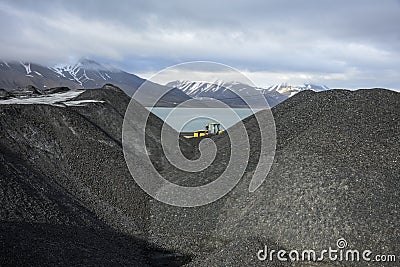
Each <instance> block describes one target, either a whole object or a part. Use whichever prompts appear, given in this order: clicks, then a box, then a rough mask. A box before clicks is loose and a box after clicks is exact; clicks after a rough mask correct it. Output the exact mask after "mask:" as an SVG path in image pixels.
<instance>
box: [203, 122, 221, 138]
mask: <svg viewBox="0 0 400 267" xmlns="http://www.w3.org/2000/svg"><path fill="white" fill-rule="evenodd" d="M206 130H208V135H218V134H221V133H222V132H223V131H222V130H221V124H219V123H216V122H210V123H208V125H207V126H206Z"/></svg>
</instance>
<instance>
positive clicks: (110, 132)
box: [0, 85, 400, 266]
mask: <svg viewBox="0 0 400 267" xmlns="http://www.w3.org/2000/svg"><path fill="white" fill-rule="evenodd" d="M87 99H91V100H93V99H94V100H100V101H102V102H97V103H89V104H86V105H85V106H68V107H57V106H50V105H0V128H1V131H0V147H1V157H0V160H1V163H0V168H1V172H0V177H1V183H2V186H1V194H0V201H1V202H0V205H1V206H2V209H1V213H0V215H1V216H0V220H1V235H0V238H1V239H0V242H1V244H2V251H3V252H2V254H1V262H5V263H8V264H10V265H12V264H17V265H24V264H28V263H40V262H43V263H46V264H48V265H54V264H63V265H76V264H79V261H81V263H82V264H86V265H114V264H120V265H135V264H136V265H144V264H149V265H156V264H158V265H161V264H167V265H168V264H169V265H171V266H173V265H180V264H182V263H183V262H186V261H187V260H188V256H190V257H191V258H192V262H191V263H190V265H191V266H255V265H258V264H260V265H262V266H287V265H282V264H281V263H279V262H277V261H275V262H267V261H265V262H259V261H258V260H257V258H256V253H257V251H258V250H259V249H262V248H263V246H264V245H268V246H269V247H271V248H273V249H277V250H278V249H280V248H283V249H286V250H291V249H298V250H301V249H315V250H322V249H327V248H328V247H329V246H331V247H333V248H335V246H336V241H337V240H338V239H339V238H345V239H346V240H347V242H348V244H349V248H352V249H359V250H364V249H369V250H371V251H373V252H374V253H375V254H378V253H379V254H396V255H400V253H399V252H400V251H399V247H400V240H399V239H400V238H399V236H400V235H399V227H400V225H399V221H400V220H399V219H400V218H399V213H398V210H399V203H400V199H399V189H400V188H399V177H398V176H399V173H400V170H399V169H400V168H399V161H400V158H399V152H398V151H399V145H400V144H399V136H400V125H399V115H400V114H399V113H400V97H399V93H396V92H393V91H388V90H383V89H375V90H359V91H354V92H351V91H345V90H332V91H326V92H321V93H314V92H310V91H305V92H302V93H299V94H297V95H296V96H294V97H292V98H290V99H289V100H287V101H285V102H284V103H282V104H280V105H278V106H276V107H275V108H274V109H273V113H274V116H275V121H276V128H277V137H278V140H277V152H276V157H275V161H274V164H273V167H272V169H271V171H270V173H269V174H268V176H267V179H266V180H265V182H264V183H263V185H262V186H261V187H260V188H259V189H258V190H257V191H255V192H254V193H249V192H248V186H249V182H250V179H251V176H252V173H253V171H254V167H255V166H256V164H257V161H258V156H259V149H258V147H259V143H258V142H259V141H258V140H259V132H258V131H256V130H255V129H256V127H255V126H256V124H257V123H256V121H255V119H254V117H250V118H248V119H246V120H245V125H246V128H247V129H248V135H249V139H250V142H251V146H252V147H251V158H250V162H249V164H248V167H247V172H246V174H245V175H244V177H243V178H242V179H241V181H240V182H239V184H238V185H237V186H236V187H235V188H234V190H233V191H231V192H230V193H229V194H228V195H226V196H225V197H223V198H222V199H220V200H218V201H216V202H214V203H212V204H210V205H207V206H202V207H198V208H177V207H172V206H168V205H165V204H162V203H160V202H158V201H156V200H153V199H151V198H150V197H149V196H148V195H147V194H146V193H144V192H143V191H142V190H141V189H140V188H139V187H138V186H137V184H136V183H135V181H134V180H133V179H132V177H131V175H130V173H129V171H128V168H127V166H126V163H125V161H124V156H123V153H122V147H121V130H122V121H123V116H124V113H125V109H126V107H127V105H128V103H129V98H128V97H127V96H126V95H125V94H124V93H123V92H122V91H120V90H119V89H118V88H115V87H113V86H111V85H106V86H105V88H103V89H94V90H87V91H85V92H84V93H83V94H81V95H80V96H78V97H77V98H76V99H75V100H87ZM161 125H162V121H161V120H160V119H158V118H157V117H155V116H150V118H149V121H148V125H147V130H146V144H147V146H148V150H149V151H150V154H151V158H152V161H153V162H154V163H155V165H156V168H157V169H158V170H159V171H160V172H161V173H162V174H164V175H165V176H166V177H167V178H168V179H169V180H171V181H173V182H176V183H178V184H182V185H187V186H193V185H200V184H205V183H207V182H209V181H210V180H213V179H215V178H216V177H218V175H219V174H220V173H221V172H223V170H224V168H225V166H226V164H227V162H228V159H229V155H230V154H229V148H230V145H231V144H230V141H229V138H227V136H226V135H221V136H219V137H216V138H215V139H214V140H215V143H216V145H217V147H218V149H219V150H218V152H219V154H218V157H217V159H216V160H215V161H214V163H213V164H212V166H211V167H209V168H207V169H206V170H205V171H203V172H201V173H198V174H191V173H185V172H182V171H179V170H177V169H176V168H174V167H173V166H171V165H170V164H168V162H167V161H166V159H165V157H164V156H163V154H162V152H161V150H160V136H159V135H160V129H161ZM169 131H172V129H169ZM180 143H181V147H182V149H183V153H184V154H185V155H186V156H187V157H189V158H196V157H198V150H197V147H196V146H197V145H198V140H180ZM136 156H137V157H138V158H139V159H138V160H140V157H141V155H140V154H137V155H136ZM137 175H143V176H145V175H148V173H146V172H144V171H143V170H141V171H140V172H139V171H138V173H137ZM174 253H175V254H174ZM32 258H35V259H38V260H37V261H36V262H35V261H31V259H32ZM268 264H269V265H268ZM342 265H345V266H353V265H355V266H356V265H357V263H342ZM295 266H302V265H295ZM304 266H307V265H304ZM313 266H314V265H313ZM315 266H328V265H326V263H319V264H316V265H315ZM358 266H395V265H387V264H386V265H378V264H376V263H374V264H370V265H368V264H367V263H365V262H361V263H359V264H358Z"/></svg>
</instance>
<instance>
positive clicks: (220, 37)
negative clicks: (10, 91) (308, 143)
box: [0, 0, 400, 87]
mask: <svg viewBox="0 0 400 267" xmlns="http://www.w3.org/2000/svg"><path fill="white" fill-rule="evenodd" d="M399 14H400V3H399V1H391V0H388V1H374V0H353V1H343V0H341V1H339V0H337V1H321V0H319V1H317V0H314V1H290V0H284V1H282V0H279V1H278V0H275V1H262V0H257V1H227V0H226V1H210V0H206V1H183V0H180V1H155V0H152V1H125V0H121V1H118V2H116V1H109V2H103V1H1V2H0V23H2V25H7V27H2V28H1V35H0V36H1V37H0V38H1V42H0V58H5V59H9V58H14V59H25V60H33V61H39V62H40V61H41V62H59V61H65V60H69V59H76V58H79V57H81V56H90V57H94V58H101V59H103V60H105V61H111V62H114V63H115V64H117V65H121V66H124V67H126V68H127V69H130V70H132V71H148V70H151V69H153V70H158V69H160V68H162V67H165V66H168V65H170V64H173V63H179V62H183V61H187V60H211V61H218V62H221V63H225V64H229V65H232V66H234V67H237V68H241V69H246V70H248V71H253V72H263V71H265V72H266V71H271V72H282V73H293V74H295V73H309V74H312V75H320V76H323V75H325V74H337V77H353V79H354V80H357V81H360V80H362V78H360V77H362V76H363V75H368V80H371V79H374V77H375V79H377V81H381V84H382V86H390V87H400V81H399V79H398V78H397V77H396V76H394V75H393V73H396V72H399V71H400V63H399V62H400V28H399V25H400V16H399ZM130 62H135V63H130ZM355 72H356V73H358V74H357V75H358V76H357V77H355V76H354V73H355ZM339 74H342V76H340V75H339ZM371 75H372V76H371ZM333 76H334V75H333ZM378 79H379V80H378ZM382 79H386V80H384V81H383V80H382ZM331 82H332V81H331ZM342 82H344V83H347V84H348V85H349V86H357V84H354V83H352V82H351V81H349V80H346V79H344V78H343V80H342ZM332 83H335V81H333V82H332ZM338 83H340V81H339V82H338ZM378 83H379V82H378Z"/></svg>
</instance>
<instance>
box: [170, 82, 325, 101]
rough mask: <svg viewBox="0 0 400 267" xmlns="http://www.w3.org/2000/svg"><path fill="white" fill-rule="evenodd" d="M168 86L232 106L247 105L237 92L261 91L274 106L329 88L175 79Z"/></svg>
mask: <svg viewBox="0 0 400 267" xmlns="http://www.w3.org/2000/svg"><path fill="white" fill-rule="evenodd" d="M166 86H169V87H174V88H178V89H181V90H182V91H183V92H185V93H186V94H187V95H189V96H190V97H193V98H199V99H201V98H204V97H211V98H215V99H218V100H221V101H222V102H224V103H226V104H228V105H230V106H243V105H245V103H244V101H243V100H242V99H241V98H240V97H239V96H238V95H237V94H236V93H235V92H240V93H243V94H244V95H246V96H249V97H252V96H255V97H256V96H258V95H259V92H260V91H261V93H262V94H263V95H264V97H265V99H266V100H267V102H268V104H269V105H270V106H271V107H273V106H276V105H277V104H279V103H281V102H283V101H284V100H286V99H287V98H289V97H291V96H293V95H295V94H296V93H298V92H300V91H304V90H312V91H316V92H319V91H325V90H329V88H328V87H327V86H324V85H315V84H304V85H301V86H292V85H288V84H287V83H281V84H277V85H273V86H270V87H268V88H266V89H264V88H259V87H254V86H251V85H248V84H244V83H240V82H223V81H216V82H214V83H207V82H201V81H197V82H196V81H173V82H170V83H168V84H166Z"/></svg>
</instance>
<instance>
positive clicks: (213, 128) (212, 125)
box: [184, 122, 224, 138]
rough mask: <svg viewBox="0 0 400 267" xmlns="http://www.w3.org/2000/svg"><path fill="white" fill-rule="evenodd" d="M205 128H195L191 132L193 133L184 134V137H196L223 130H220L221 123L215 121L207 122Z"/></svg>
mask: <svg viewBox="0 0 400 267" xmlns="http://www.w3.org/2000/svg"><path fill="white" fill-rule="evenodd" d="M205 128H206V129H205V130H197V131H194V132H193V135H185V136H184V137H185V138H197V137H206V136H211V135H219V134H221V133H223V132H224V130H221V124H220V123H217V122H209V123H208V124H207V125H206V127H205Z"/></svg>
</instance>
